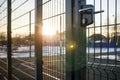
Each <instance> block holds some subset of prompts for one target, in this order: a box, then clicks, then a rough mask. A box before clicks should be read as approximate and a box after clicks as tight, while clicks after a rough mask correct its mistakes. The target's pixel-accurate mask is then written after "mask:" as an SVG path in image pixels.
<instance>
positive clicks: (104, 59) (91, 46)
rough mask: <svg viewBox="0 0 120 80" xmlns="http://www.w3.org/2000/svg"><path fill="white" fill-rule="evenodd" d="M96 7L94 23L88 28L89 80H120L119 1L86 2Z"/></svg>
mask: <svg viewBox="0 0 120 80" xmlns="http://www.w3.org/2000/svg"><path fill="white" fill-rule="evenodd" d="M86 2H87V4H92V5H94V9H95V11H102V10H104V12H103V13H99V14H95V17H94V23H93V24H92V25H90V26H88V27H87V32H86V33H87V56H88V57H87V59H88V63H87V64H88V65H87V66H88V68H87V74H88V75H87V80H119V79H120V77H119V75H120V70H119V69H120V62H119V59H120V58H119V57H120V55H119V52H120V51H119V49H120V46H119V43H120V40H119V33H120V31H119V30H120V29H119V23H120V20H119V19H120V13H119V12H120V10H119V7H120V6H119V2H120V1H119V0H91V1H89V0H86Z"/></svg>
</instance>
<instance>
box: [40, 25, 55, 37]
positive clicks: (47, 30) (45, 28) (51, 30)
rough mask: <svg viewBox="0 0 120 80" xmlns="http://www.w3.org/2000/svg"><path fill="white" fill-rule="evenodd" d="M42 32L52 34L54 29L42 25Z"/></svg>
mask: <svg viewBox="0 0 120 80" xmlns="http://www.w3.org/2000/svg"><path fill="white" fill-rule="evenodd" d="M42 33H43V35H48V36H54V35H55V34H56V31H55V30H54V29H53V28H51V27H46V26H44V27H43V30H42Z"/></svg>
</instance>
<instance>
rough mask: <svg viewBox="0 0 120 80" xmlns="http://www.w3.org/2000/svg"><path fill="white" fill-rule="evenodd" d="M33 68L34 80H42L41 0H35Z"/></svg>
mask: <svg viewBox="0 0 120 80" xmlns="http://www.w3.org/2000/svg"><path fill="white" fill-rule="evenodd" d="M35 1H36V2H35V3H36V4H35V8H36V9H35V11H36V12H35V61H36V63H35V65H36V66H35V68H36V70H35V71H36V80H43V74H42V71H43V70H42V63H43V62H42V0H35Z"/></svg>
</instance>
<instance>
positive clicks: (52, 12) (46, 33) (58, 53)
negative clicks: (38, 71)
mask: <svg viewBox="0 0 120 80" xmlns="http://www.w3.org/2000/svg"><path fill="white" fill-rule="evenodd" d="M46 2H47V3H46ZM43 3H46V4H44V5H43V6H42V7H43V18H42V20H43V29H42V33H43V80H65V31H66V29H65V0H43Z"/></svg>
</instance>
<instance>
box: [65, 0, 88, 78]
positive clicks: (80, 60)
mask: <svg viewBox="0 0 120 80" xmlns="http://www.w3.org/2000/svg"><path fill="white" fill-rule="evenodd" d="M66 3H67V4H66V49H67V50H66V80H85V79H86V28H85V27H82V26H81V17H82V16H81V15H80V13H79V9H80V8H81V6H82V5H85V0H66Z"/></svg>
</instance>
